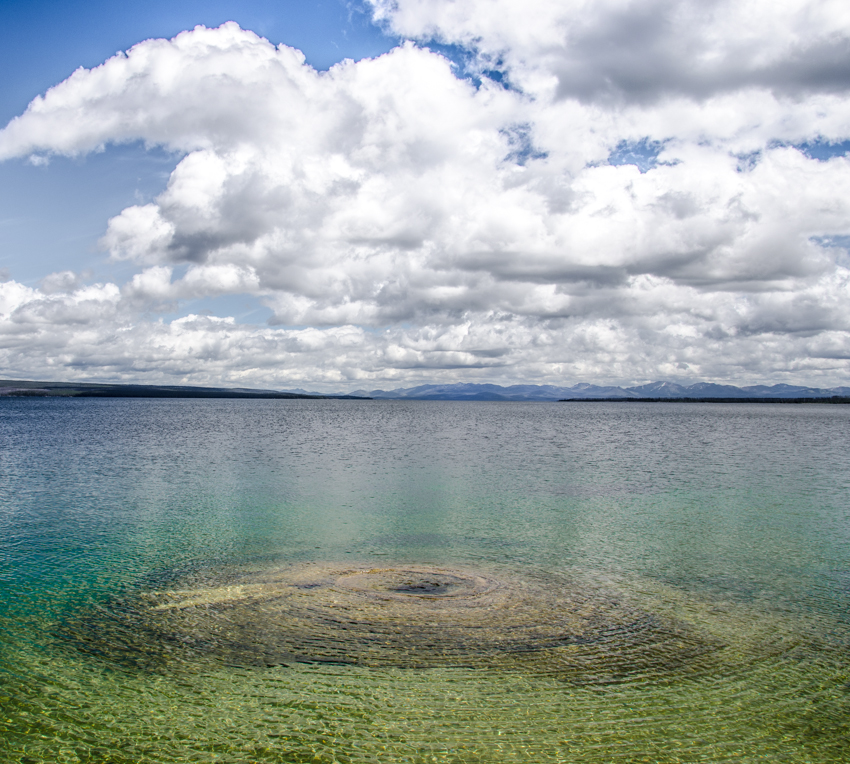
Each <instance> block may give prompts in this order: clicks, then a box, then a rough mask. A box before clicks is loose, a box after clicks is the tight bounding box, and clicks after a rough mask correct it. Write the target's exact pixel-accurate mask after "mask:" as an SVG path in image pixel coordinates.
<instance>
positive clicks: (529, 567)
mask: <svg viewBox="0 0 850 764" xmlns="http://www.w3.org/2000/svg"><path fill="white" fill-rule="evenodd" d="M0 444H2V450H0V644H2V653H0V761H3V762H6V761H10V762H11V761H15V762H17V761H20V762H41V761H45V762H104V763H105V762H116V763H117V762H122V763H123V762H183V761H199V762H201V761H203V762H207V761H221V762H245V761H264V762H265V761H268V762H307V761H316V762H333V761H339V762H367V761H368V762H374V761H382V762H383V761H386V762H397V761H409V762H433V761H437V762H479V761H480V762H503V761H504V762H508V761H535V762H547V761H553V762H555V761H560V762H573V761H582V762H584V761H588V762H595V761H600V762H602V761H653V762H668V761H669V762H674V761H706V762H719V761H736V762H737V761H771V762H774V761H788V762H798V761H799V762H809V761H811V762H817V761H844V760H846V758H847V750H850V739H848V733H850V650H848V648H850V615H848V614H850V502H848V496H850V490H849V489H850V408H847V407H843V406H827V405H757V404H734V405H722V404H649V403H647V404H634V403H631V404H608V403H594V404H587V403H584V404H582V403H577V404H567V403H562V404H537V403H535V404H505V403H450V402H400V401H367V402H356V401H239V400H225V401H217V400H164V401H156V400H61V399H49V400H24V399H21V400H2V401H0ZM364 582H365V583H364ZM423 587H425V588H423ZM427 587H431V589H427ZM422 592H425V594H424V595H422V596H420V594H422Z"/></svg>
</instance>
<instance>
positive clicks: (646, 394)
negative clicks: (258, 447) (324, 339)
mask: <svg viewBox="0 0 850 764" xmlns="http://www.w3.org/2000/svg"><path fill="white" fill-rule="evenodd" d="M299 392H302V391H299ZM350 395H353V396H363V397H369V398H396V399H406V400H431V401H557V400H563V399H594V398H635V399H640V398H777V399H781V398H831V397H833V396H839V397H847V396H850V387H833V388H828V389H825V388H820V387H801V386H798V385H750V386H748V387H735V386H734V385H718V384H714V383H712V382H697V383H696V384H693V385H687V386H685V385H677V384H676V383H674V382H650V383H649V384H646V385H638V386H637V387H612V386H601V385H590V384H588V383H586V382H581V383H579V384H577V385H573V386H572V387H558V386H556V385H510V386H509V387H502V386H500V385H486V384H485V385H478V384H468V383H458V384H454V385H419V386H418V387H399V388H396V389H395V390H369V391H366V390H355V391H354V392H352V393H350Z"/></svg>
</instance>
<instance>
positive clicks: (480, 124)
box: [0, 0, 850, 390]
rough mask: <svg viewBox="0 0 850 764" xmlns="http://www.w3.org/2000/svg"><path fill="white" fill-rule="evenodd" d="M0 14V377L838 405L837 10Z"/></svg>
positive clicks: (842, 108)
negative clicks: (691, 385)
mask: <svg viewBox="0 0 850 764" xmlns="http://www.w3.org/2000/svg"><path fill="white" fill-rule="evenodd" d="M2 7H3V14H4V15H3V18H4V25H3V27H2V29H0V36H2V40H0V43H2V44H0V57H2V66H3V71H4V72H5V73H6V76H4V77H3V78H2V79H0V109H2V115H0V116H2V123H0V124H6V125H7V126H6V128H5V129H3V130H2V131H0V277H2V279H3V280H2V281H0V367H2V368H3V369H5V375H6V376H10V377H18V378H45V379H71V378H79V379H92V380H133V381H138V382H151V383H156V382H182V383H189V384H191V383H198V384H240V385H257V386H262V387H280V388H286V387H310V388H312V389H320V390H349V389H355V388H367V389H369V388H370V387H388V386H402V385H404V386H409V385H412V384H419V383H424V382H452V381H471V382H496V383H502V384H505V383H516V382H527V383H528V382H530V383H534V382H538V383H547V384H549V383H551V384H574V383H576V382H580V381H587V382H597V383H617V384H634V383H642V382H646V381H651V380H655V379H671V380H675V381H680V382H692V381H698V380H706V381H717V382H728V383H733V384H746V383H770V382H790V383H803V384H815V385H820V386H831V385H839V384H847V383H848V371H850V361H848V359H850V323H849V322H850V319H849V318H848V316H850V310H848V309H847V308H848V301H850V273H848V264H850V260H848V251H847V242H848V241H850V170H848V158H847V152H848V149H850V82H848V81H847V79H846V76H845V75H846V71H847V67H848V66H850V53H848V51H850V22H848V20H847V18H846V14H845V13H843V10H842V4H841V3H839V2H836V1H835V0H786V1H785V2H783V3H781V4H776V3H766V2H764V1H763V0H741V1H740V2H732V1H731V0H717V2H715V3H711V4H705V3H699V2H696V0H644V2H640V3H637V2H636V3H623V2H620V0H595V1H594V2H592V3H589V4H588V3H585V2H583V0H569V1H567V2H564V1H563V0H533V2H531V3H530V4H529V3H520V2H518V1H517V0H457V2H452V3H448V2H438V1H437V0H398V1H397V2H389V0H358V2H351V3H345V2H341V1H340V0H328V1H327V2H322V3H304V2H299V3H291V2H276V3H271V2H244V3H227V2H207V3H199V2H198V3H196V2H171V3H164V2H153V3H146V4H143V5H139V4H132V3H109V4H107V3H101V2H89V3H71V2H34V3H33V2H30V3H10V2H5V3H3V6H2ZM226 22H235V24H226ZM197 25H203V27H206V29H199V30H195V31H191V30H193V29H194V28H195V27H196V26H197ZM405 40H408V41H412V42H404V41H405ZM278 45H281V47H275V46H278ZM297 51H301V53H298V52H297ZM116 54H119V55H116ZM302 54H303V58H302ZM343 59H350V61H348V62H347V63H340V62H342V61H343ZM80 67H83V69H80ZM78 69H80V70H79V71H77V70H78ZM75 72H76V73H75ZM42 96H43V98H42ZM37 97H38V98H37ZM34 98H37V100H36V101H33V99H34ZM31 102H32V106H28V105H29V104H30V103H31Z"/></svg>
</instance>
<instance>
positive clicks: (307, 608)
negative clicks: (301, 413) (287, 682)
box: [65, 564, 723, 683]
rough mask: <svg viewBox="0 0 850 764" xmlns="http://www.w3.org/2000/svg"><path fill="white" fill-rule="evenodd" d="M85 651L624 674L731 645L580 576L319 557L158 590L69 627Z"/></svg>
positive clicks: (698, 662)
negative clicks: (304, 562)
mask: <svg viewBox="0 0 850 764" xmlns="http://www.w3.org/2000/svg"><path fill="white" fill-rule="evenodd" d="M65 635H66V636H69V635H71V636H73V638H74V639H75V641H76V642H77V643H78V644H82V645H84V646H85V648H86V649H87V650H89V651H95V652H97V653H100V654H103V655H107V656H111V657H117V658H118V659H121V660H131V661H133V662H136V663H140V662H141V663H144V664H146V665H147V666H149V667H151V666H154V665H157V664H167V665H169V666H170V667H173V666H174V665H175V662H182V663H184V664H191V663H193V662H197V661H198V660H199V659H203V658H210V659H213V660H216V661H219V662H223V663H225V664H228V665H243V666H279V665H281V664H289V663H293V662H299V663H337V664H356V665H363V666H374V667H403V668H429V667H467V668H495V669H499V670H525V671H533V672H535V673H543V674H549V675H558V676H562V677H563V678H565V679H569V680H571V681H575V682H578V683H616V682H619V681H623V680H627V679H630V678H634V677H635V676H637V675H640V676H641V677H643V678H647V677H651V676H654V675H661V674H667V673H670V672H673V671H676V670H680V669H683V668H687V669H688V671H689V673H692V672H693V671H696V670H699V668H700V667H701V666H702V667H705V666H707V665H708V663H710V661H711V660H712V656H714V655H715V654H717V653H718V651H719V650H720V649H721V648H722V647H723V644H722V643H721V642H720V641H719V640H718V639H717V638H716V637H712V636H710V635H708V634H706V633H702V632H700V631H699V630H697V629H695V628H694V627H692V626H687V625H685V624H683V623H680V622H677V621H676V620H674V619H672V618H669V617H666V618H665V617H662V616H659V615H657V614H653V613H651V612H647V611H645V610H642V609H641V608H640V607H638V606H637V605H635V604H634V603H633V602H630V601H629V599H628V598H627V597H626V596H625V595H624V594H622V593H618V592H616V591H615V590H612V589H606V588H605V587H602V586H598V585H596V584H594V583H593V582H592V581H589V580H582V579H580V578H578V577H576V578H567V577H553V576H545V577H543V576H532V575H523V576H522V577H521V578H520V577H517V576H515V575H501V574H491V573H485V572H480V571H476V570H465V569H460V568H436V567H426V566H409V565H399V566H391V567H382V568H370V567H366V566H363V567H357V566H343V565H334V564H330V565H328V564H326V565H322V564H309V565H297V566H289V567H285V568H280V569H276V570H270V571H263V572H259V573H252V574H241V575H238V576H230V577H228V580H227V581H226V582H223V581H218V582H207V583H206V584H205V585H203V586H197V585H195V586H193V587H192V588H180V589H175V590H170V591H167V592H151V593H146V594H142V595H140V596H139V597H138V598H135V599H133V600H131V601H125V602H121V603H112V605H110V606H109V607H108V608H106V609H105V610H103V611H102V612H101V613H100V614H98V615H97V616H94V617H91V618H88V619H86V621H84V622H82V621H81V622H78V623H77V624H75V625H69V626H68V627H67V628H66V629H65Z"/></svg>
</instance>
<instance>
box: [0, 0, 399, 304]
mask: <svg viewBox="0 0 850 764" xmlns="http://www.w3.org/2000/svg"><path fill="white" fill-rule="evenodd" d="M2 11H3V24H2V26H0V70H2V71H3V72H7V73H11V76H5V77H3V78H0V122H2V124H5V123H6V122H8V121H9V120H10V119H12V118H13V117H15V116H17V115H18V114H20V113H22V112H23V111H24V110H25V109H26V107H27V105H28V104H29V102H30V101H31V100H32V99H33V98H34V97H35V96H36V95H39V94H42V93H44V92H45V91H46V90H47V89H48V88H50V87H52V86H53V85H55V84H57V83H59V82H61V81H62V80H64V79H65V78H66V77H67V76H68V75H69V74H71V73H72V72H73V71H74V70H75V69H77V68H78V67H80V66H84V67H87V68H91V67H94V66H98V65H99V64H101V63H103V61H105V60H106V59H107V58H109V57H110V56H112V55H113V54H114V53H115V52H116V51H119V50H126V49H128V48H130V47H132V46H133V45H135V44H136V43H138V42H140V41H142V40H144V39H147V38H151V37H173V36H174V35H176V34H178V33H179V32H181V31H183V30H185V29H192V28H193V27H194V26H196V25H198V24H203V25H205V26H208V27H217V26H219V25H221V24H223V23H224V22H226V21H231V20H235V21H237V22H238V23H239V24H240V25H241V26H242V27H243V28H245V29H252V30H253V31H255V32H257V34H259V35H262V36H264V37H266V38H268V39H269V40H270V41H271V42H274V43H280V42H284V43H287V44H289V45H294V46H295V47H298V48H299V49H300V50H302V51H303V52H304V54H305V55H306V56H307V61H308V62H309V63H310V64H311V65H312V66H314V67H315V68H317V69H327V68H328V67H330V66H332V65H333V64H335V63H337V62H338V61H341V60H342V59H343V58H354V59H360V58H365V57H369V56H376V55H380V54H381V53H385V52H386V51H388V50H389V49H390V48H392V47H393V45H394V44H395V43H396V39H395V38H394V37H392V36H391V35H387V34H385V33H384V32H383V31H382V30H381V29H379V28H378V27H377V26H376V25H375V24H373V23H372V20H371V17H370V16H369V14H368V11H367V9H365V8H363V7H362V6H359V5H358V4H357V3H347V2H343V1H342V0H326V2H320V3H314V2H308V1H304V2H293V1H292V0H277V2H240V3H235V2H173V1H172V2H161V1H156V0H155V1H153V2H146V3H133V2H98V1H97V0H94V1H92V2H61V1H59V0H53V1H52V2H51V1H49V0H48V1H45V0H34V1H32V2H3V3H2ZM177 158H178V157H177V156H176V155H174V154H171V153H169V152H163V151H148V150H145V148H144V146H143V145H141V144H136V145H130V146H121V147H116V146H112V147H108V148H107V150H106V152H105V153H103V154H94V155H89V156H87V157H85V158H81V159H69V158H65V157H62V158H57V160H55V161H54V162H52V163H51V165H50V166H48V167H33V166H32V165H31V164H29V163H28V162H26V160H17V161H14V160H13V161H8V162H5V163H2V164H0V209H2V213H0V269H5V270H6V271H7V272H8V273H9V274H10V275H12V276H13V277H15V278H16V279H19V280H21V281H23V282H24V283H27V284H35V283H37V282H38V280H39V279H41V278H42V277H43V276H44V275H45V274H46V273H49V272H50V271H52V270H61V269H62V268H63V267H67V263H68V262H69V261H73V262H74V263H75V267H76V268H78V269H81V270H88V271H91V272H92V275H93V276H98V277H101V276H102V277H111V278H121V276H122V275H126V273H129V271H128V270H127V269H122V268H117V267H116V266H115V265H114V264H110V263H108V262H105V260H104V257H103V253H102V252H100V251H99V249H98V246H97V241H98V239H99V238H100V237H101V236H102V235H103V228H104V222H105V221H106V220H107V219H108V218H110V217H112V216H113V215H116V214H118V213H119V212H120V211H121V210H122V209H124V207H126V206H128V205H130V204H133V203H134V202H136V201H137V200H138V199H140V198H141V199H146V200H147V199H150V198H153V197H154V196H155V195H156V194H158V193H159V192H160V191H162V189H163V188H164V186H165V184H166V182H167V181H168V176H169V175H170V173H171V170H173V168H174V165H175V164H176V162H177ZM80 189H85V193H82V194H81V193H80ZM252 302H253V301H252Z"/></svg>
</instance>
